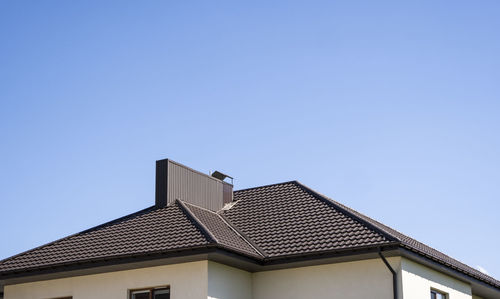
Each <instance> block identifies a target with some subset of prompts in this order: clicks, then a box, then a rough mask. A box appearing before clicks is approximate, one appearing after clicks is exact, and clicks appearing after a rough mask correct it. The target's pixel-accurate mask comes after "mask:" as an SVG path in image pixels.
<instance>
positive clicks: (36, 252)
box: [0, 204, 209, 273]
mask: <svg viewBox="0 0 500 299" xmlns="http://www.w3.org/2000/svg"><path fill="white" fill-rule="evenodd" d="M207 244H209V240H208V239H207V238H206V236H205V235H204V234H203V233H202V232H201V231H200V230H199V229H197V228H196V227H195V226H194V225H193V224H192V222H191V221H190V219H189V218H188V217H187V216H186V215H185V214H184V213H183V211H182V209H181V208H180V207H179V205H177V204H174V205H171V206H168V207H165V208H160V209H155V208H148V209H145V210H142V211H140V212H137V213H134V214H131V215H129V216H125V217H123V218H120V219H117V220H114V221H111V222H108V223H105V224H103V225H100V226H97V227H94V228H91V229H89V230H86V231H83V232H81V233H78V234H75V235H72V236H69V237H66V238H63V239H60V240H58V241H55V242H52V243H49V244H46V245H44V246H41V247H38V248H35V249H32V250H30V251H27V252H24V253H21V254H18V255H16V256H13V257H11V258H8V259H5V260H3V261H0V273H1V272H11V271H16V270H23V271H25V270H30V269H38V268H43V267H47V266H57V265H67V264H71V263H76V262H85V261H95V260H100V259H103V258H107V259H109V258H113V257H115V258H118V257H124V256H134V255H141V254H146V253H148V254H151V253H155V252H164V251H168V250H173V249H182V248H192V247H200V246H206V245H207Z"/></svg>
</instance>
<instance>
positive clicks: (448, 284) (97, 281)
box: [4, 257, 479, 299]
mask: <svg viewBox="0 0 500 299" xmlns="http://www.w3.org/2000/svg"><path fill="white" fill-rule="evenodd" d="M388 260H389V262H390V264H391V265H392V267H393V268H394V269H395V270H396V271H397V272H398V277H399V282H398V285H399V290H400V298H402V299H417V298H418V299H421V298H430V289H431V288H435V289H438V290H441V291H444V292H446V293H448V294H449V295H450V296H449V298H450V299H471V298H474V299H475V298H479V297H475V296H474V297H473V296H472V295H471V288H470V286H469V285H468V284H467V283H464V282H462V281H459V280H456V279H454V278H451V277H449V276H447V275H444V274H442V273H440V272H437V271H434V270H432V269H430V268H427V267H425V266H423V265H420V264H417V263H415V262H413V261H410V260H408V259H406V258H399V257H391V258H388ZM163 285H170V286H171V293H172V296H171V298H172V299H181V298H182V299H184V298H186V299H206V298H208V299H281V298H283V299H299V298H300V299H303V298H315V299H322V298H342V299H354V298H356V299H358V298H363V299H365V298H373V299H377V298H381V299H382V298H383V299H386V298H392V274H391V273H390V272H389V270H388V269H387V267H386V266H385V265H384V263H383V262H382V260H381V259H379V258H377V259H370V260H363V261H356V262H345V263H337V264H328V265H319V266H309V267H300V268H292V269H283V270H273V271H264V272H256V273H249V272H246V271H243V270H239V269H236V268H233V267H229V266H225V265H222V264H218V263H215V262H211V261H199V262H192V263H182V264H174V265H165V266H158V267H148V268H141V269H135V270H126V271H116V272H109V273H103V274H95V275H86V276H76V277H71V278H61V279H53V280H46V281H39V282H31V283H22V284H16V285H7V286H5V290H4V291H5V299H48V298H58V297H64V296H73V299H99V298H106V299H125V298H127V297H128V290H130V289H138V288H146V287H155V286H163Z"/></svg>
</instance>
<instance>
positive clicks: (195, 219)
mask: <svg viewBox="0 0 500 299" xmlns="http://www.w3.org/2000/svg"><path fill="white" fill-rule="evenodd" d="M175 203H176V204H177V205H178V206H179V207H180V208H181V211H182V212H183V213H184V214H185V215H186V216H187V217H188V218H189V220H191V222H193V224H194V225H195V226H196V227H197V228H198V229H199V230H200V231H201V233H202V234H203V236H204V237H205V238H206V239H207V241H208V242H209V243H216V244H219V241H218V240H217V238H216V237H215V235H214V234H213V233H212V232H211V231H210V230H209V229H208V227H206V225H205V224H203V222H201V220H200V219H198V217H196V215H195V214H194V213H193V212H191V210H190V209H189V207H188V206H187V203H185V202H183V201H182V200H180V199H176V200H175ZM207 211H208V210H207Z"/></svg>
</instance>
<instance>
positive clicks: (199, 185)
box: [155, 159, 233, 211]
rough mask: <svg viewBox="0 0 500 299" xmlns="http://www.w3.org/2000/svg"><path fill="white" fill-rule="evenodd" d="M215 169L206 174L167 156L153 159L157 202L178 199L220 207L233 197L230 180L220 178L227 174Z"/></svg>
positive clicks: (216, 208) (207, 207)
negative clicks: (214, 171) (213, 171)
mask: <svg viewBox="0 0 500 299" xmlns="http://www.w3.org/2000/svg"><path fill="white" fill-rule="evenodd" d="M216 173H217V175H216V176H217V177H214V176H209V175H206V174H204V173H201V172H199V171H196V170H194V169H191V168H189V167H187V166H184V165H182V164H180V163H177V162H174V161H172V160H169V159H165V160H159V161H156V190H155V191H156V192H155V204H156V206H157V207H165V206H167V205H168V204H171V203H173V202H174V201H175V200H176V199H180V200H182V201H185V202H188V203H192V204H194V205H197V206H200V207H203V208H206V209H209V210H212V211H218V210H220V209H222V208H223V207H224V205H225V204H227V203H229V202H231V201H232V200H233V184H230V183H228V182H225V181H223V179H225V178H231V177H230V176H228V175H224V174H222V173H220V172H216ZM218 174H221V175H218ZM222 175H223V176H224V177H222ZM231 179H232V178H231Z"/></svg>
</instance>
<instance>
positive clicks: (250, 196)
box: [225, 181, 500, 288]
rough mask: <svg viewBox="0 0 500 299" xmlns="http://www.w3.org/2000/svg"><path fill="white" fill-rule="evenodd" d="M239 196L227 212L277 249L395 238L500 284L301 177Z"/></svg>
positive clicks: (304, 249) (285, 250) (329, 246)
mask: <svg viewBox="0 0 500 299" xmlns="http://www.w3.org/2000/svg"><path fill="white" fill-rule="evenodd" d="M234 198H235V200H236V201H237V203H236V204H235V205H234V206H233V207H232V208H231V209H230V210H229V211H227V212H225V213H226V216H227V217H228V218H229V219H230V220H231V221H232V222H233V223H235V225H237V226H238V227H239V228H240V229H241V230H242V231H243V232H244V233H245V234H247V235H248V236H249V237H250V238H252V239H253V240H254V241H255V242H256V243H257V244H258V245H259V246H261V247H262V248H264V250H266V252H270V253H271V254H276V255H281V254H290V253H294V252H299V253H306V252H311V251H316V250H322V249H335V248H337V246H339V245H337V244H339V242H342V243H340V244H342V245H340V246H339V247H341V246H347V247H355V246H363V245H370V246H373V245H377V244H384V242H388V241H389V240H392V241H396V242H398V244H399V245H400V246H401V247H403V248H406V249H409V250H411V251H413V252H416V253H418V254H420V255H422V256H425V257H427V258H430V259H432V260H434V261H436V262H438V263H440V264H442V265H445V266H447V267H450V268H452V269H455V270H457V271H460V272H462V273H464V274H466V275H469V276H471V277H473V278H476V279H479V280H480V281H483V282H486V283H488V284H490V285H492V286H495V287H497V288H500V281H498V280H496V279H495V278H493V277H490V276H489V275H486V274H484V273H482V272H480V271H478V270H476V269H474V268H472V267H469V266H467V265H466V264H464V263H462V262H460V261H457V260H455V259H453V258H451V257H449V256H448V255H446V254H444V253H442V252H440V251H438V250H436V249H434V248H432V247H430V246H427V245H425V244H423V243H421V242H419V241H417V240H415V239H413V238H411V237H409V236H406V235H404V234H402V233H400V232H398V231H396V230H394V229H392V228H390V227H388V226H386V225H384V224H382V223H380V222H378V221H376V220H373V219H372V218H370V217H367V216H365V215H363V214H361V213H359V212H357V211H355V210H353V209H351V208H349V207H346V206H345V205H343V204H340V203H338V202H336V201H334V200H332V199H330V198H328V197H326V196H324V195H322V194H320V193H318V192H316V191H314V190H312V189H310V188H308V187H306V186H304V185H302V184H300V183H299V182H297V181H292V182H286V183H281V184H275V185H269V186H263V187H257V188H251V189H246V190H239V191H236V192H235V193H234ZM347 219H350V220H351V221H348V220H347ZM356 222H357V223H356ZM363 228H364V229H363ZM346 232H348V234H345V233H346ZM377 233H378V237H377ZM305 241H307V242H305ZM332 242H333V243H332Z"/></svg>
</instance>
